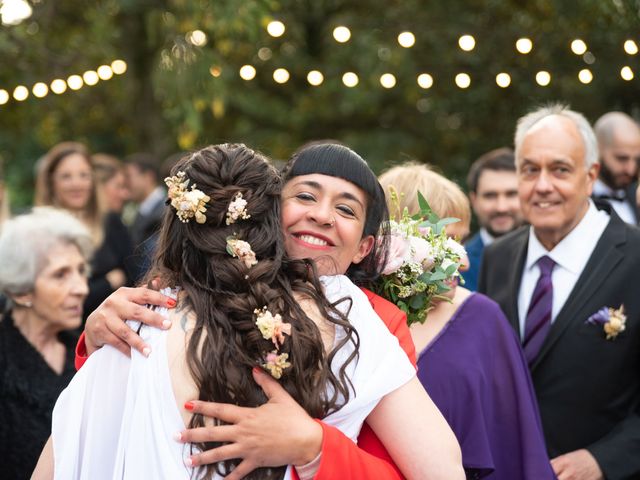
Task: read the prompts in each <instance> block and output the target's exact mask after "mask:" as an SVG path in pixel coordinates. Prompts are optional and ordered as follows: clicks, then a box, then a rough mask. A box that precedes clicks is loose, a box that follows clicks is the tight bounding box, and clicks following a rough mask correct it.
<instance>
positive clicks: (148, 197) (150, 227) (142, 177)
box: [125, 153, 166, 252]
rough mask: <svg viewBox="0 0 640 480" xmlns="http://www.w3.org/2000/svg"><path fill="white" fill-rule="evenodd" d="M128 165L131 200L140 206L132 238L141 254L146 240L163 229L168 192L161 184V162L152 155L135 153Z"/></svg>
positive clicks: (127, 159) (134, 221) (127, 160)
mask: <svg viewBox="0 0 640 480" xmlns="http://www.w3.org/2000/svg"><path fill="white" fill-rule="evenodd" d="M125 164H126V170H127V180H128V184H129V190H130V192H131V200H132V201H134V202H136V203H137V204H138V212H137V213H136V216H135V218H134V220H133V223H132V224H131V236H132V238H133V244H134V248H135V249H136V252H138V249H139V248H140V247H141V245H142V244H143V243H144V241H145V240H147V239H148V238H149V237H150V236H151V235H153V234H154V233H155V232H157V231H158V229H159V227H160V221H161V220H162V214H163V213H164V209H165V203H164V202H165V199H166V191H165V189H164V188H163V187H162V186H161V185H160V181H161V179H160V170H159V165H158V162H157V160H156V158H155V157H153V156H152V155H151V154H148V153H135V154H133V155H130V156H128V157H127V158H126V161H125Z"/></svg>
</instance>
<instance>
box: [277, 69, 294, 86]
mask: <svg viewBox="0 0 640 480" xmlns="http://www.w3.org/2000/svg"><path fill="white" fill-rule="evenodd" d="M289 77H290V75H289V72H288V71H287V69H286V68H277V69H275V70H274V71H273V79H274V80H275V81H276V83H287V82H288V81H289Z"/></svg>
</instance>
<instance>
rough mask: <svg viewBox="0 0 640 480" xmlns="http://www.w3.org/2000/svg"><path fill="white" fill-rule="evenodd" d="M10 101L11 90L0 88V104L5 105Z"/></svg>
mask: <svg viewBox="0 0 640 480" xmlns="http://www.w3.org/2000/svg"><path fill="white" fill-rule="evenodd" d="M8 101H9V92H7V91H6V90H5V89H3V88H0V105H4V104H5V103H7V102H8Z"/></svg>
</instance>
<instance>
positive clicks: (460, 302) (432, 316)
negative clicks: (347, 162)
mask: <svg viewBox="0 0 640 480" xmlns="http://www.w3.org/2000/svg"><path fill="white" fill-rule="evenodd" d="M380 183H381V184H382V186H383V188H384V189H385V192H386V194H387V202H388V203H389V210H390V211H392V210H394V209H395V210H397V211H403V210H404V209H405V208H407V210H408V212H409V214H410V215H413V214H416V213H419V212H420V208H419V205H418V202H417V192H416V190H419V191H420V192H421V193H422V194H423V195H424V197H425V199H426V200H427V202H428V203H429V205H430V206H431V208H432V209H433V211H434V212H435V213H436V214H437V215H438V216H439V217H440V218H445V217H453V218H459V219H461V220H460V221H459V222H457V223H453V224H449V225H447V226H446V227H445V228H446V232H447V235H449V236H450V237H458V238H464V237H465V236H466V234H467V233H468V232H469V222H470V217H471V211H470V208H469V201H468V200H467V197H466V196H465V194H464V193H463V192H462V190H461V189H460V187H458V185H456V184H455V183H453V182H452V181H450V180H448V179H447V178H444V177H443V176H442V175H439V174H438V173H436V172H434V171H433V170H431V169H429V167H427V166H426V165H417V164H407V165H400V166H396V167H394V168H392V169H390V170H389V171H387V172H385V173H383V174H382V175H381V176H380ZM392 192H396V194H397V195H398V196H399V199H400V201H399V203H398V204H397V205H395V204H394V202H393V200H392V195H391V194H392ZM430 308H431V310H429V313H428V317H427V320H426V321H425V322H424V323H423V324H420V323H415V324H413V325H411V336H412V338H413V341H414V344H415V347H416V351H417V352H418V362H417V365H418V378H419V379H420V381H421V382H422V385H423V386H424V388H425V389H426V390H427V392H428V393H429V395H430V396H431V397H432V399H433V401H434V402H435V404H436V406H437V407H438V408H439V409H440V411H441V412H442V414H443V415H444V416H445V418H446V419H447V421H448V422H449V425H450V426H451V428H452V429H453V431H454V433H455V434H456V437H457V438H458V441H459V442H460V447H461V448H462V464H463V466H464V468H465V472H466V475H467V478H468V479H480V478H486V479H494V480H513V479H518V480H545V479H546V480H552V479H554V478H555V476H554V474H553V471H552V469H551V465H550V463H549V458H548V456H547V453H546V449H545V445H544V437H543V434H542V426H541V423H540V415H539V413H538V406H537V403H536V400H535V395H534V393H533V387H532V384H531V378H530V377H529V372H528V369H527V364H526V362H525V360H524V357H523V355H522V350H521V348H520V345H519V342H518V339H517V338H516V336H515V335H514V332H513V329H512V328H511V327H510V326H509V323H508V321H507V319H506V318H505V316H504V314H503V313H502V311H501V310H500V307H499V306H498V305H497V304H496V303H495V302H494V301H493V300H491V299H489V298H488V297H486V296H484V295H482V294H479V293H472V292H470V291H469V290H468V289H466V288H464V287H461V286H458V287H455V286H453V289H452V293H451V302H447V301H439V302H437V303H435V304H434V305H430ZM505 419H509V420H508V421H505Z"/></svg>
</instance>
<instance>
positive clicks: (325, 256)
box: [282, 174, 374, 275]
mask: <svg viewBox="0 0 640 480" xmlns="http://www.w3.org/2000/svg"><path fill="white" fill-rule="evenodd" d="M367 202H368V198H367V195H366V194H365V192H364V191H363V190H362V189H360V188H359V187H357V186H356V185H354V184H353V183H351V182H349V181H347V180H344V179H342V178H337V177H332V176H328V175H321V174H311V175H300V176H297V177H294V178H292V179H291V180H290V181H289V182H287V183H286V184H285V186H284V189H283V191H282V229H283V232H284V238H285V247H286V250H287V253H288V254H289V255H290V256H291V257H292V258H311V259H314V260H316V264H317V267H318V273H319V274H321V275H336V274H343V273H345V272H346V271H347V269H348V268H349V266H350V265H351V264H352V263H359V262H361V261H362V259H363V258H364V257H366V256H367V254H368V253H369V251H370V250H371V248H372V246H373V241H374V239H373V236H372V235H367V236H365V237H363V231H364V225H365V221H366V213H367Z"/></svg>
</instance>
